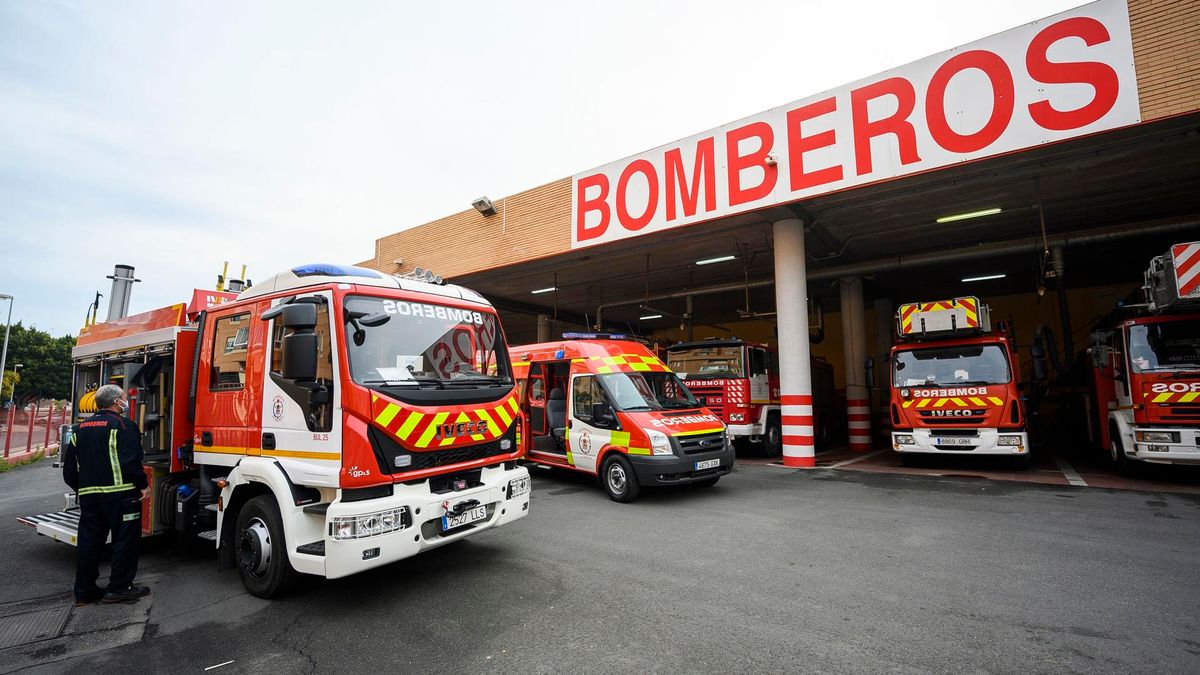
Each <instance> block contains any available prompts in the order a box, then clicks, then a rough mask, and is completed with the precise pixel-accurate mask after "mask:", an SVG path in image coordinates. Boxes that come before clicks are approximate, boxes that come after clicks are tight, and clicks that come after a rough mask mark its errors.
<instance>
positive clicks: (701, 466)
mask: <svg viewBox="0 0 1200 675" xmlns="http://www.w3.org/2000/svg"><path fill="white" fill-rule="evenodd" d="M718 466H721V460H720V459H706V460H704V461H703V462H696V470H697V471H703V470H705V469H715V468H717V467H718Z"/></svg>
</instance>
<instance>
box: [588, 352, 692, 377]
mask: <svg viewBox="0 0 1200 675" xmlns="http://www.w3.org/2000/svg"><path fill="white" fill-rule="evenodd" d="M587 359H588V360H589V361H599V362H601V363H602V364H603V365H599V366H596V372H597V373H629V372H634V373H669V372H671V369H670V368H668V367H667V364H665V363H663V362H662V361H660V360H658V357H656V356H646V355H643V354H621V355H619V356H589V357H587ZM579 360H583V359H579Z"/></svg>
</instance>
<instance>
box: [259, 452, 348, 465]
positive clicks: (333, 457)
mask: <svg viewBox="0 0 1200 675" xmlns="http://www.w3.org/2000/svg"><path fill="white" fill-rule="evenodd" d="M262 454H264V455H266V456H268V457H295V458H297V459H325V460H329V461H333V462H336V461H340V460H341V459H342V454H341V453H340V452H315V451H311V450H263V451H262Z"/></svg>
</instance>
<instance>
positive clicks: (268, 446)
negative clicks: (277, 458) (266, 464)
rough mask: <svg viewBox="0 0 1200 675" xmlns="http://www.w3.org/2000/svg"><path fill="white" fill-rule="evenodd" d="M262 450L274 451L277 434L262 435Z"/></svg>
mask: <svg viewBox="0 0 1200 675" xmlns="http://www.w3.org/2000/svg"><path fill="white" fill-rule="evenodd" d="M262 449H263V450H274V449H275V434H263V435H262Z"/></svg>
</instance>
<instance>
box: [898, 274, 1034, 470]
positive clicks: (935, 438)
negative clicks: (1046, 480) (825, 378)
mask: <svg viewBox="0 0 1200 675" xmlns="http://www.w3.org/2000/svg"><path fill="white" fill-rule="evenodd" d="M896 333H897V336H898V337H899V341H898V342H897V344H896V345H895V346H893V347H892V349H891V357H890V359H889V360H890V363H891V370H892V382H891V401H890V406H889V407H890V409H891V417H892V427H893V429H892V449H893V450H895V451H896V452H897V453H900V457H901V460H902V461H903V462H904V463H905V464H910V463H911V462H912V460H913V458H914V457H916V456H920V455H998V456H1005V457H1011V458H1012V462H1013V464H1014V466H1015V467H1016V468H1019V469H1027V468H1028V467H1029V463H1030V459H1029V458H1030V454H1029V453H1030V447H1029V434H1028V433H1027V430H1026V416H1025V406H1024V402H1023V401H1022V400H1021V396H1020V391H1019V382H1018V376H1019V373H1020V372H1021V370H1020V366H1019V364H1018V362H1017V352H1016V347H1015V344H1014V340H1013V339H1012V336H1011V335H1010V334H1009V326H1008V324H1006V323H1003V322H1002V323H1001V324H1000V325H999V327H998V329H996V330H993V328H992V323H991V312H990V310H989V308H988V306H987V305H984V304H983V303H981V302H980V301H979V298H977V297H974V296H965V297H959V298H951V299H948V300H936V301H932V302H915V303H908V304H904V305H901V306H900V309H899V311H898V312H897V313H896Z"/></svg>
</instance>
